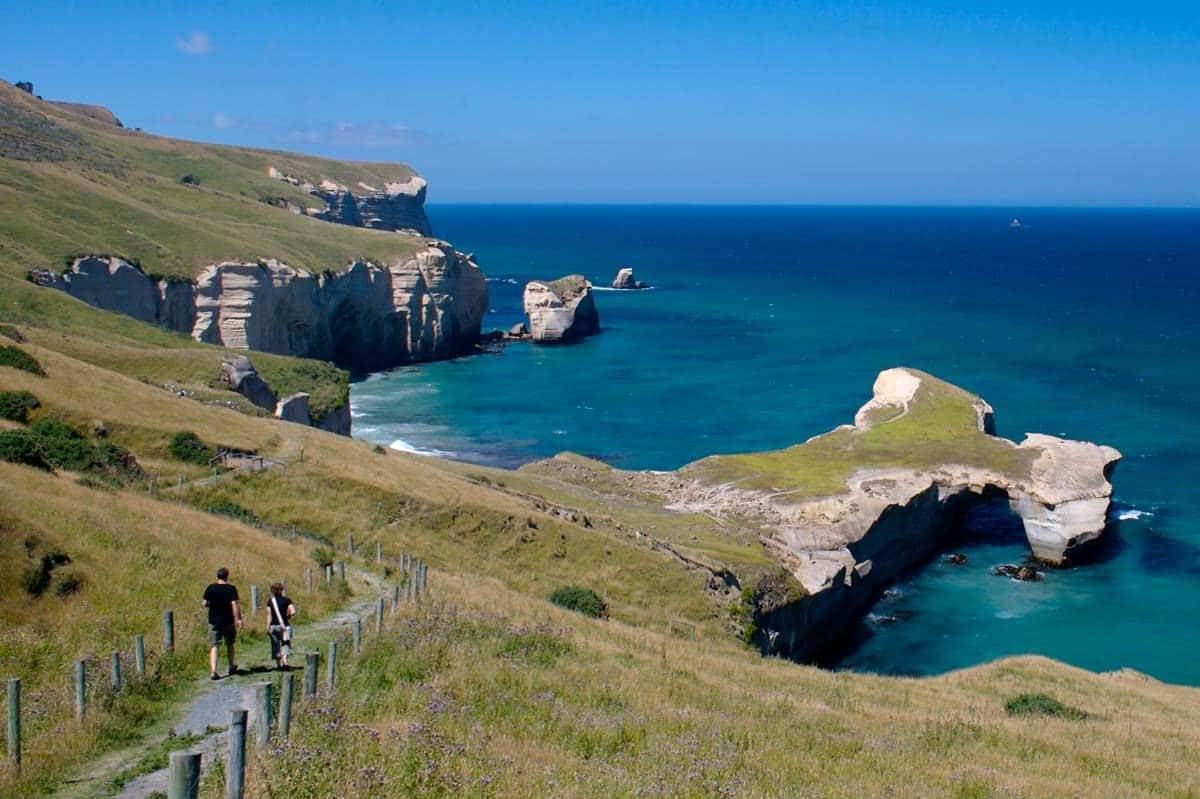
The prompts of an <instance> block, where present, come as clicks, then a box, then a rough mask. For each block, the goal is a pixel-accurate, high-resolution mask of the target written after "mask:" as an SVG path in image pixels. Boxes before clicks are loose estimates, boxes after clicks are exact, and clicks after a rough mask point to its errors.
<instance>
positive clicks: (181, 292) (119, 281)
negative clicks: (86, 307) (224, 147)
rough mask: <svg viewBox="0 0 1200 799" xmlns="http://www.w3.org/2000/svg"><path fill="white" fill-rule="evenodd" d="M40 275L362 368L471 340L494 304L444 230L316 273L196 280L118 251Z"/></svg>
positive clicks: (153, 314) (201, 328)
mask: <svg viewBox="0 0 1200 799" xmlns="http://www.w3.org/2000/svg"><path fill="white" fill-rule="evenodd" d="M32 277H33V278H34V280H35V281H36V282H38V283H41V284H42V285H46V286H51V287H53V288H57V289H59V290H61V291H65V292H67V293H68V294H71V295H72V296H75V297H78V298H79V299H81V300H83V301H85V302H87V303H89V304H91V305H95V306H97V307H100V308H104V309H105V310H109V311H117V312H119V313H125V314H128V315H129V316H132V317H134V318H135V319H140V320H142V321H144V322H152V323H156V324H160V325H162V326H164V327H167V328H170V329H172V330H176V331H179V332H186V333H188V334H190V335H191V336H192V337H193V338H195V339H196V340H197V341H204V342H207V343H210V344H220V345H223V346H226V347H231V348H233V349H247V350H262V351H264V352H275V353H279V354H282V355H299V356H302V357H307V358H319V359H321V360H328V361H334V362H335V363H337V364H339V365H340V366H343V367H348V368H351V369H355V370H358V371H369V370H374V369H384V368H388V367H391V366H395V365H397V364H401V363H408V362H411V361H427V360H434V359H438V358H447V357H451V356H454V355H458V354H461V353H463V352H466V351H469V350H470V349H471V347H473V346H474V344H475V343H476V341H477V340H478V338H479V327H480V323H481V322H482V320H483V314H484V313H485V312H486V311H487V282H486V280H485V278H484V276H483V273H482V272H481V271H480V270H479V267H478V266H477V265H476V264H475V263H474V262H473V261H471V260H470V259H469V258H468V257H467V256H465V255H463V254H462V253H459V252H455V251H454V249H453V248H452V247H451V246H450V245H449V244H446V243H445V242H440V241H431V242H430V243H429V244H428V246H426V247H425V248H424V249H421V250H419V251H417V252H416V253H415V254H414V255H412V256H410V257H408V258H405V259H403V260H401V261H398V262H396V263H392V264H388V265H385V266H380V265H377V264H374V263H368V262H365V261H356V262H355V263H353V264H351V265H350V266H349V267H348V268H346V269H344V270H343V271H341V272H337V273H326V274H322V275H313V274H311V273H309V272H306V271H304V270H300V269H293V268H292V267H290V266H288V265H287V264H284V263H280V262H278V261H274V260H266V261H263V262H261V263H254V264H241V263H223V264H215V265H213V266H210V267H207V268H206V269H204V270H203V271H202V272H201V273H200V276H199V277H198V278H197V279H196V282H195V284H192V283H189V282H187V281H160V282H158V283H154V282H153V281H151V280H150V279H149V278H148V277H146V276H145V275H144V274H142V273H141V272H140V271H139V270H137V269H135V268H134V267H132V266H130V265H129V264H128V263H126V262H125V261H122V260H121V259H119V258H95V257H89V258H81V259H79V260H77V261H76V262H75V263H74V264H73V265H72V267H71V269H70V270H68V271H67V272H66V273H64V274H63V275H55V274H53V273H50V272H45V271H40V272H37V273H34V274H33V275H32Z"/></svg>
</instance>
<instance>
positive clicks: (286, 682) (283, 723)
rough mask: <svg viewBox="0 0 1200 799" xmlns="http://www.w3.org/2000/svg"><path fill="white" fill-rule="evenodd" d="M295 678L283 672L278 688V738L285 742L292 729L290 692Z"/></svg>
mask: <svg viewBox="0 0 1200 799" xmlns="http://www.w3.org/2000/svg"><path fill="white" fill-rule="evenodd" d="M294 684H295V678H294V676H293V675H292V673H291V672H290V671H289V672H285V673H284V675H283V677H282V678H281V684H280V686H279V688H280V690H279V736H280V737H281V738H283V740H285V741H286V740H287V738H288V733H289V732H290V731H291V729H292V690H293V686H294Z"/></svg>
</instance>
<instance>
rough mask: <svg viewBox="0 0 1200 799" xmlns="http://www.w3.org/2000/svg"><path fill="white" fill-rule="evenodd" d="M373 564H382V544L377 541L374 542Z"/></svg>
mask: <svg viewBox="0 0 1200 799" xmlns="http://www.w3.org/2000/svg"><path fill="white" fill-rule="evenodd" d="M375 562H376V563H383V543H382V542H379V541H376V542H375Z"/></svg>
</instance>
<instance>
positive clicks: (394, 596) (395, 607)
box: [392, 585, 400, 615]
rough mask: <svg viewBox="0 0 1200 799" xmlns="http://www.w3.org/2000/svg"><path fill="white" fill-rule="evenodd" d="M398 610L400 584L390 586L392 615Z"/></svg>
mask: <svg viewBox="0 0 1200 799" xmlns="http://www.w3.org/2000/svg"><path fill="white" fill-rule="evenodd" d="M399 610H400V586H398V585H393V586H392V615H395V614H396V612H397V611H399Z"/></svg>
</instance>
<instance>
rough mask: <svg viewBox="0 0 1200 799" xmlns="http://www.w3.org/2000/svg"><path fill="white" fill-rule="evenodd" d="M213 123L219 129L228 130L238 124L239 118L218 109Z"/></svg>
mask: <svg viewBox="0 0 1200 799" xmlns="http://www.w3.org/2000/svg"><path fill="white" fill-rule="evenodd" d="M212 124H213V127H214V128H216V129H217V130H228V129H229V128H232V127H234V126H235V125H237V120H236V119H234V118H233V117H231V116H229V115H228V114H222V113H221V112H220V111H218V112H217V113H215V114H213V118H212Z"/></svg>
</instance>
